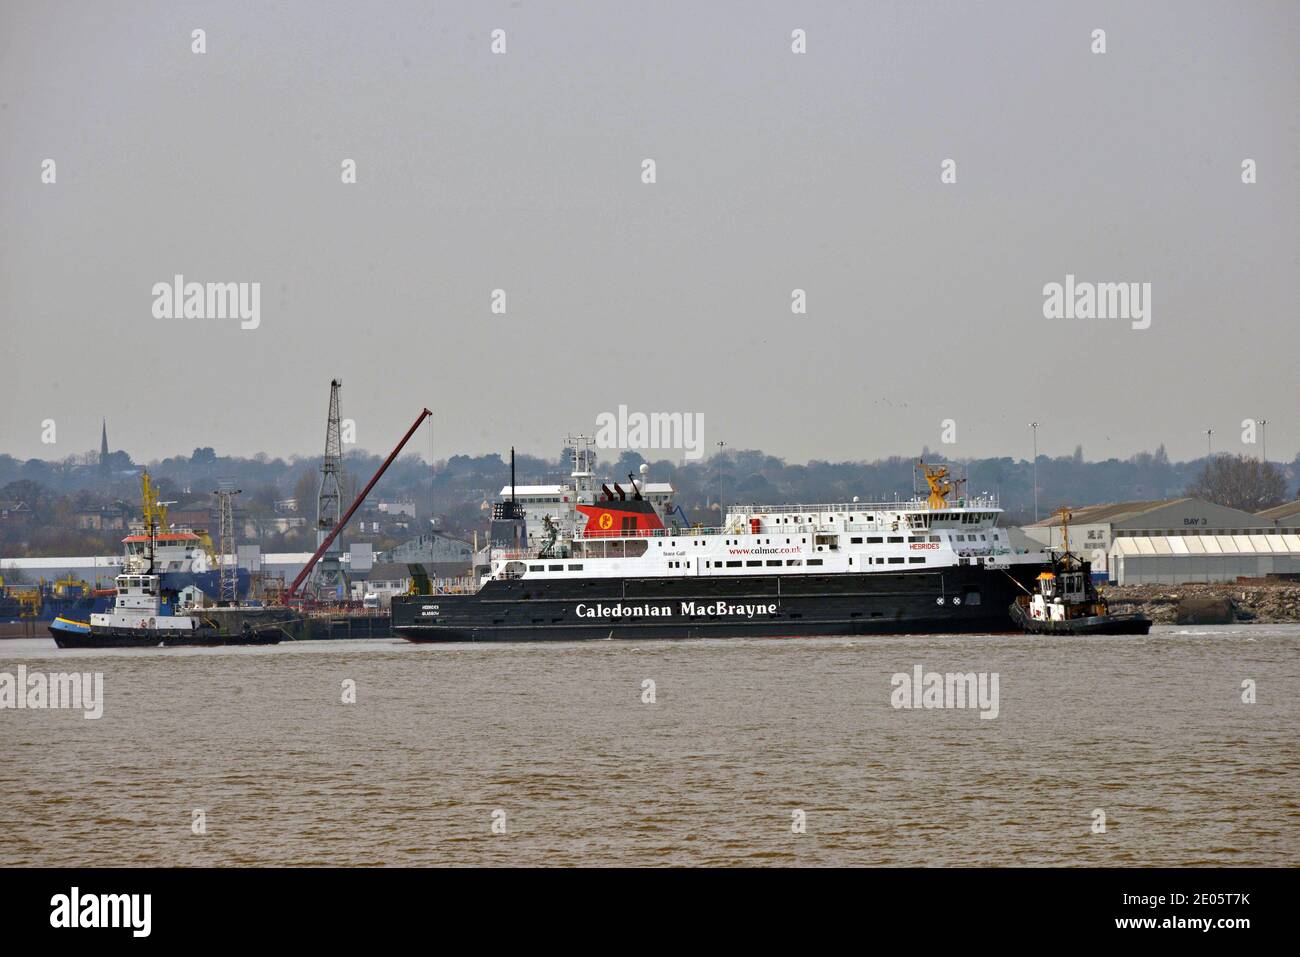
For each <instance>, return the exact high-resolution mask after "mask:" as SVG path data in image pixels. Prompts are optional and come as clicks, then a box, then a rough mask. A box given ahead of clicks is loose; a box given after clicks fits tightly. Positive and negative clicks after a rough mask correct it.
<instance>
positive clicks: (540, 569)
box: [528, 565, 546, 572]
mask: <svg viewBox="0 0 1300 957" xmlns="http://www.w3.org/2000/svg"><path fill="white" fill-rule="evenodd" d="M528 570H529V571H530V572H543V571H546V568H545V567H544V566H542V565H529V566H528Z"/></svg>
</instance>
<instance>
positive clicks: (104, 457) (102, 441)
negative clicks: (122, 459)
mask: <svg viewBox="0 0 1300 957" xmlns="http://www.w3.org/2000/svg"><path fill="white" fill-rule="evenodd" d="M99 467H100V468H107V467H108V419H104V420H103V431H101V432H100V435H99Z"/></svg>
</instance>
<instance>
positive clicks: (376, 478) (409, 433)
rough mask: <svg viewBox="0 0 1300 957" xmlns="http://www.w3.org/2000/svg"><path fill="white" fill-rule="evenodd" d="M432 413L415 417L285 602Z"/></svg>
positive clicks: (286, 601) (291, 587)
mask: <svg viewBox="0 0 1300 957" xmlns="http://www.w3.org/2000/svg"><path fill="white" fill-rule="evenodd" d="M431 415H433V413H432V412H430V411H429V410H428V409H424V410H422V411H421V412H420V414H419V415H418V416H416V417H415V422H413V423H412V424H411V427H410V428H409V429H407V430H406V434H405V435H404V436H402V441H400V442H398V443H397V447H396V448H395V449H393V451H391V452H389V453H388V458H386V459H384V464H383V465H381V466H379V470H378V471H377V472H375V474H374V475H373V476H371V478H370V481H369V482H368V483H367V484H366V487H365V488H363V489H362V490H361V494H360V495H358V496H357V498H356V501H354V502H353V503H352V504H351V505H350V506H349V507H348V510H347V511H346V512H344V513H343V517H342V518H341V519H339V523H338V524H337V525H335V526H334V529H333V531H331V532H330V533H329V535H327V536H325V541H323V542H321V543H320V547H319V548H317V549H316V554H315V555H313V556H312V557H311V560H310V561H308V562H307V564H306V565H305V566H304V567H303V570H302V571H300V572H299V573H298V577H297V578H295V579H294V580H293V584H292V585H290V586H289V589H288V591H286V592H285V593H284V602H285V604H288V603H289V602H290V601H292V600H293V596H294V593H295V592H297V591H298V587H299V586H300V585H301V584H302V583H303V582H304V581H306V580H307V576H308V575H310V574H311V570H312V569H313V568H314V567H315V566H316V563H317V562H318V561H320V557H321V556H322V555H324V554H325V550H326V549H327V548H329V547H330V544H331V543H332V542H333V541H334V539H336V538H338V535H339V532H341V531H343V528H344V526H345V525H347V523H348V520H349V519H350V518H352V513H353V512H355V511H356V510H357V509H358V508H359V507H360V505H361V503H362V502H364V501H365V499H366V496H367V495H369V494H370V490H371V489H372V488H374V487H375V483H376V482H378V481H379V479H380V477H382V476H383V474H384V472H386V471H388V466H390V465H392V464H393V459H395V458H397V456H398V453H400V452H401V451H402V448H403V447H404V446H405V445H406V443H407V442H409V441H410V440H411V436H413V435H414V434H415V430H416V429H418V428H419V427H420V423H421V422H423V421H424V420H425V419H427V418H428V417H429V416H431Z"/></svg>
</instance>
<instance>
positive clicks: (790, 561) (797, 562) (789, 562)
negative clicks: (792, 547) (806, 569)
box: [785, 558, 803, 565]
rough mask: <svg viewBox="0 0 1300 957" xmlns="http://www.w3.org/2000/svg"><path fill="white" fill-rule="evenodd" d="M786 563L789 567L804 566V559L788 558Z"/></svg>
mask: <svg viewBox="0 0 1300 957" xmlns="http://www.w3.org/2000/svg"><path fill="white" fill-rule="evenodd" d="M785 563H786V564H787V565H802V564H803V559H802V558H787V559H786V560H785Z"/></svg>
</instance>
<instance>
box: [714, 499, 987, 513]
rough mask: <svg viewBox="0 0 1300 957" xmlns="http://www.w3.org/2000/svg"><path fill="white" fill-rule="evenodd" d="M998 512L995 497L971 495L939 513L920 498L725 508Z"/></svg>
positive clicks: (730, 508) (738, 510)
mask: <svg viewBox="0 0 1300 957" xmlns="http://www.w3.org/2000/svg"><path fill="white" fill-rule="evenodd" d="M996 508H1001V506H1000V505H999V504H998V496H996V495H971V496H967V497H965V498H960V499H954V500H953V501H951V502H949V503H948V504H947V505H945V506H944V507H943V508H942V509H932V508H930V505H929V501H928V500H927V499H924V498H910V499H895V500H894V501H892V502H891V501H882V502H832V503H817V504H807V505H803V504H796V505H742V504H735V505H730V506H728V507H727V511H728V512H730V513H732V514H744V515H799V514H804V513H806V514H808V515H824V514H826V513H831V512H848V513H849V514H850V515H852V514H854V513H856V512H864V513H867V512H938V511H962V510H965V511H976V510H982V509H996Z"/></svg>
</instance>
